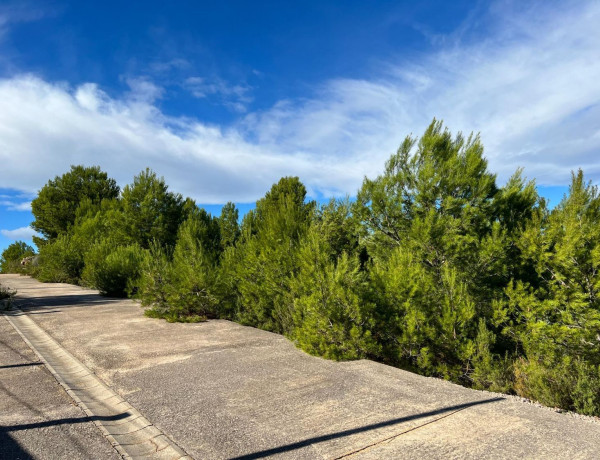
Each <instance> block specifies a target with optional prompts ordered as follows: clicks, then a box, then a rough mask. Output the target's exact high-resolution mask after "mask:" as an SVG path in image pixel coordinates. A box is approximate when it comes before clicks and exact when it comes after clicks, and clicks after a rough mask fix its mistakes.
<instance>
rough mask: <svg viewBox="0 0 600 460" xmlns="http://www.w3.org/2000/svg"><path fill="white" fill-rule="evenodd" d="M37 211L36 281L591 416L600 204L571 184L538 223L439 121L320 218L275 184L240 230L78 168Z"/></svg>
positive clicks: (161, 194) (515, 184)
mask: <svg viewBox="0 0 600 460" xmlns="http://www.w3.org/2000/svg"><path fill="white" fill-rule="evenodd" d="M32 210H33V214H34V216H35V221H34V222H33V224H32V227H33V228H34V229H36V230H37V231H38V232H40V233H41V234H42V235H43V238H39V239H37V240H36V244H37V246H38V247H39V250H40V251H39V252H40V258H39V265H38V266H37V267H29V268H27V270H29V271H30V272H31V273H32V274H33V275H34V276H36V277H37V278H38V279H40V280H42V281H52V282H69V283H77V284H81V285H84V286H90V287H93V288H97V289H99V290H100V291H101V292H103V293H105V294H107V295H112V296H121V295H129V296H132V297H136V298H139V299H140V300H141V302H142V304H143V305H144V306H146V307H149V309H148V310H147V314H148V315H149V316H152V317H157V318H165V319H166V320H168V321H201V320H204V319H207V318H227V319H231V320H234V321H238V322H240V323H242V324H246V325H251V326H255V327H259V328H261V329H266V330H269V331H274V332H278V333H281V334H284V335H286V336H287V337H289V338H290V339H291V340H293V341H294V342H295V343H296V344H297V345H298V346H299V347H301V348H302V349H303V350H305V351H307V352H308V353H311V354H315V355H318V356H323V357H326V358H332V359H357V358H370V359H375V360H378V361H381V362H384V363H388V364H392V365H395V366H398V367H402V368H404V369H409V370H412V371H415V372H419V373H421V374H424V375H430V376H439V377H443V378H446V379H449V380H452V381H454V382H458V383H461V384H463V385H466V386H470V387H473V388H478V389H489V390H492V391H501V392H510V393H516V394H518V395H521V396H524V397H527V398H531V399H534V400H537V401H540V402H542V403H544V404H546V405H549V406H555V407H561V408H565V409H572V410H576V411H578V412H581V413H584V414H589V415H600V366H599V365H600V300H599V292H600V198H599V197H598V193H597V190H596V188H595V187H593V186H592V185H591V184H590V183H586V182H585V181H584V178H583V173H582V172H581V171H579V172H577V173H575V174H573V178H572V183H571V186H570V189H569V193H568V195H567V196H565V198H564V199H563V201H562V202H561V203H560V204H559V205H558V206H556V207H555V208H554V209H552V210H549V209H548V207H547V205H546V203H545V200H544V199H542V198H540V197H539V196H538V194H537V192H536V188H535V186H534V183H533V182H527V181H526V180H524V179H523V178H522V176H521V173H520V171H517V172H516V173H515V174H514V175H513V177H511V178H510V180H509V181H508V182H507V183H506V185H505V186H504V187H501V188H499V187H498V186H497V185H496V177H495V175H494V174H492V173H491V172H489V171H488V168H487V162H486V160H485V159H484V157H483V147H482V145H481V143H480V140H479V138H478V137H477V136H470V137H468V138H465V137H463V136H462V135H461V134H458V135H456V136H453V135H452V134H451V133H450V132H448V130H447V129H445V128H444V127H443V125H442V123H441V122H438V121H434V122H433V123H432V124H431V125H430V126H429V128H428V129H427V130H426V131H425V133H424V134H423V136H422V137H421V138H419V139H414V138H411V137H408V138H407V139H406V140H405V141H404V142H403V143H402V145H401V146H400V148H399V149H398V151H397V153H396V154H394V155H392V156H391V158H390V159H389V160H388V161H387V163H386V165H385V171H384V172H383V174H382V175H381V176H379V177H377V178H375V179H365V180H364V182H363V185H362V187H361V189H360V190H359V191H358V193H357V197H356V200H355V201H353V202H351V201H350V200H347V199H346V200H339V201H336V200H332V201H330V202H329V203H328V204H327V205H324V206H317V205H316V203H315V202H312V201H307V200H306V189H305V187H304V185H303V184H302V183H301V182H300V180H299V179H298V178H296V177H285V178H282V179H281V180H280V181H279V182H278V183H277V184H275V185H273V187H272V188H271V190H269V191H268V192H267V193H266V195H265V196H264V197H263V198H261V199H260V200H258V201H257V203H256V208H255V209H254V210H252V211H250V212H248V213H247V214H246V215H245V216H244V218H243V220H242V222H241V225H240V224H238V221H239V219H238V217H239V216H238V210H237V209H236V208H235V206H234V205H233V204H231V203H229V204H227V205H225V206H224V207H223V210H222V212H221V215H220V216H219V217H214V216H211V215H210V214H208V213H207V212H206V211H205V210H203V209H199V208H198V207H197V206H196V204H195V203H194V201H193V200H191V199H189V198H187V199H184V198H183V197H182V196H181V195H179V194H176V193H173V192H171V191H169V190H168V187H167V185H166V184H165V182H164V180H163V179H161V178H158V177H157V176H156V174H154V173H153V172H152V171H150V170H145V171H144V172H142V173H141V174H140V175H138V176H137V177H135V178H134V181H133V183H132V184H130V185H127V186H125V187H124V189H123V190H119V187H117V185H116V183H115V181H114V180H112V179H110V178H108V177H107V175H106V174H105V173H104V172H102V171H101V170H100V169H99V168H97V167H94V168H86V167H83V166H75V167H72V168H71V171H70V172H67V173H66V174H64V175H63V176H61V177H56V178H55V179H53V180H51V181H49V182H48V183H47V184H46V185H45V186H44V187H43V188H42V189H41V190H40V192H39V195H38V197H37V198H36V199H35V200H34V201H33V203H32ZM9 249H11V248H9ZM29 249H30V248H27V247H21V248H20V250H19V249H18V248H15V247H12V249H11V250H12V251H13V252H14V253H15V254H16V253H19V257H20V256H21V253H22V254H25V253H27V254H29V253H31V252H32V251H30V250H29ZM7 251H8V250H7ZM5 252H6V251H5ZM7 260H8V256H6V257H5V256H4V254H3V261H2V264H3V265H2V268H3V270H6V269H5V264H7ZM7 266H8V265H7Z"/></svg>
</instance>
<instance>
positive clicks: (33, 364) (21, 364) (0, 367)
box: [0, 362, 44, 369]
mask: <svg viewBox="0 0 600 460" xmlns="http://www.w3.org/2000/svg"><path fill="white" fill-rule="evenodd" d="M43 364H44V363H42V362H36V363H20V364H7V365H5V366H0V369H11V368H13V367H28V366H42V365H43Z"/></svg>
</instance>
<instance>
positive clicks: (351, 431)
mask: <svg viewBox="0 0 600 460" xmlns="http://www.w3.org/2000/svg"><path fill="white" fill-rule="evenodd" d="M504 399H505V398H501V397H498V398H491V399H483V400H480V401H471V402H467V403H463V404H457V405H454V406H448V407H443V408H441V409H436V410H433V411H429V412H423V413H421V414H414V415H407V416H406V417H400V418H395V419H391V420H386V421H385V422H379V423H373V424H371V425H365V426H361V427H358V428H352V429H349V430H344V431H339V432H337V433H330V434H326V435H323V436H315V437H314V438H308V439H304V440H303V441H298V442H294V443H291V444H287V445H285V446H279V447H274V448H272V449H266V450H262V451H260V452H254V453H251V454H246V455H241V456H239V457H232V458H231V459H230V460H252V459H257V458H265V457H269V456H271V455H276V454H281V453H284V452H289V451H292V450H297V449H301V448H303V447H308V446H310V445H311V444H318V443H321V442H326V441H331V440H332V439H338V438H343V437H346V436H352V435H353V434H357V433H363V432H365V431H371V430H376V429H378V428H384V427H388V426H393V425H397V424H400V423H404V422H409V421H411V420H417V419H420V418H425V417H431V416H434V415H441V414H444V413H448V412H457V411H460V410H463V409H466V408H468V407H473V406H479V405H481V404H489V403H492V402H497V401H502V400H504Z"/></svg>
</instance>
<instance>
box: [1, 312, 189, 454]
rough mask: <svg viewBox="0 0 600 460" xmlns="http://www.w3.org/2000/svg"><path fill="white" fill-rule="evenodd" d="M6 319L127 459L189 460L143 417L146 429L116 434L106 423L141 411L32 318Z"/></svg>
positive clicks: (11, 316) (15, 316)
mask: <svg viewBox="0 0 600 460" xmlns="http://www.w3.org/2000/svg"><path fill="white" fill-rule="evenodd" d="M4 316H5V318H6V319H7V320H8V322H9V323H10V324H11V325H12V326H13V327H14V329H15V330H16V331H17V333H19V335H20V336H21V338H22V339H23V340H24V341H25V342H26V343H27V345H29V347H30V348H31V349H32V351H33V352H34V353H35V354H36V355H37V356H38V358H39V360H40V361H41V362H43V363H44V364H45V366H46V368H47V369H48V370H49V371H50V372H51V373H52V375H53V376H54V378H56V380H57V381H58V382H59V383H60V385H61V386H63V388H64V389H65V390H66V391H67V392H68V394H69V396H71V398H73V400H74V402H75V403H77V404H78V405H79V406H80V408H81V409H82V410H83V411H84V412H85V413H86V414H88V415H89V416H90V417H91V419H93V422H94V424H96V426H97V427H98V428H99V429H100V431H101V432H102V433H103V434H104V436H105V437H106V439H107V440H108V441H109V442H110V444H111V445H112V446H113V447H114V448H115V449H116V450H117V451H118V452H119V453H120V454H121V455H122V456H123V457H124V458H130V457H132V456H139V455H144V456H146V457H147V458H149V459H151V458H154V454H156V453H157V452H159V451H160V452H161V457H162V456H164V455H165V454H166V455H168V456H170V457H171V458H173V459H185V458H189V457H188V456H187V455H186V453H185V452H184V451H183V450H181V448H179V446H177V445H176V444H175V443H173V441H172V440H170V439H169V438H167V437H166V436H164V434H163V433H162V432H161V431H160V430H158V429H157V428H156V427H154V426H151V424H150V422H149V421H147V420H144V417H142V416H140V417H138V419H142V420H140V421H141V422H142V423H144V424H145V425H146V426H145V427H144V428H142V429H137V427H138V423H136V424H133V423H132V424H130V426H129V427H128V428H129V430H128V434H120V433H121V432H122V431H123V428H125V427H123V426H121V427H119V428H118V429H116V430H115V431H118V432H119V434H114V433H113V432H112V430H113V427H112V426H111V425H108V426H104V425H103V420H114V419H120V418H126V417H127V416H129V415H132V414H134V413H135V412H137V411H136V410H135V409H134V408H132V407H131V405H130V404H129V403H128V402H126V401H124V400H123V399H122V398H121V397H120V396H118V395H117V394H116V393H115V392H114V391H112V389H110V388H109V387H108V386H106V385H105V384H104V383H103V382H102V381H100V379H98V377H96V376H95V375H94V374H93V373H91V372H90V370H89V369H88V368H87V367H85V366H84V365H83V364H81V362H80V361H79V360H77V358H75V357H74V356H73V355H71V354H70V353H69V352H67V351H66V350H65V349H64V348H63V347H61V346H60V345H59V344H58V342H56V341H55V340H54V339H52V338H51V337H50V336H49V335H48V334H47V333H46V332H45V331H44V330H43V329H41V328H40V327H39V326H37V325H36V324H35V323H34V322H33V320H32V319H31V318H29V316H28V315H23V314H21V312H20V311H19V310H18V309H17V310H16V311H8V312H4ZM125 425H127V424H125ZM156 440H160V442H157V441H156ZM142 451H143V452H142Z"/></svg>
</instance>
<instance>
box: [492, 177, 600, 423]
mask: <svg viewBox="0 0 600 460" xmlns="http://www.w3.org/2000/svg"><path fill="white" fill-rule="evenodd" d="M518 245H519V249H520V250H521V251H522V253H523V255H524V257H525V258H526V259H528V260H529V261H530V262H531V264H532V266H533V267H534V270H535V271H534V273H535V274H536V275H537V276H536V278H535V279H534V280H533V281H531V282H527V281H524V280H519V279H515V280H513V282H512V283H511V284H510V285H509V286H508V287H507V288H506V289H505V294H506V298H507V300H506V303H505V304H504V309H502V310H499V315H498V321H499V323H501V324H502V325H503V326H504V328H505V329H504V332H505V334H506V335H509V336H511V337H514V338H515V340H516V341H517V343H518V344H519V346H520V347H521V348H522V350H523V352H522V358H521V359H520V360H518V361H517V364H516V382H515V385H516V390H517V392H518V393H519V394H522V395H523V396H527V397H530V398H533V399H536V400H539V401H541V402H543V403H544V404H548V405H555V406H560V407H565V408H570V409H579V410H585V411H586V413H595V414H596V415H597V414H599V413H600V409H598V407H600V406H596V410H595V411H594V410H592V409H591V407H592V405H593V404H592V403H593V402H594V401H596V402H598V401H599V399H600V396H595V397H592V396H590V393H589V391H586V390H585V388H586V387H588V388H589V385H590V382H591V383H593V382H598V365H599V364H600V341H599V340H598V337H600V300H599V298H598V293H599V292H600V291H599V290H600V275H599V269H600V197H599V195H598V190H597V188H596V187H595V186H592V185H591V184H589V183H586V182H585V181H584V177H583V173H582V171H581V170H580V171H579V172H578V173H577V174H574V175H573V179H572V183H571V186H570V188H569V194H568V195H567V196H565V198H564V199H563V200H562V202H561V203H560V204H559V205H558V206H557V207H556V208H554V209H553V210H552V211H551V212H548V211H547V210H545V209H542V210H541V212H540V213H539V214H538V216H537V218H535V219H534V220H533V221H532V223H531V225H529V226H528V227H527V228H526V229H525V231H524V232H523V233H522V235H521V238H520V239H519V241H518ZM596 394H597V393H596ZM590 398H591V400H590ZM594 398H595V399H594ZM590 401H592V402H590ZM584 408H585V409H584Z"/></svg>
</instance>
